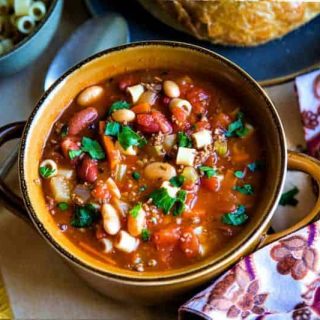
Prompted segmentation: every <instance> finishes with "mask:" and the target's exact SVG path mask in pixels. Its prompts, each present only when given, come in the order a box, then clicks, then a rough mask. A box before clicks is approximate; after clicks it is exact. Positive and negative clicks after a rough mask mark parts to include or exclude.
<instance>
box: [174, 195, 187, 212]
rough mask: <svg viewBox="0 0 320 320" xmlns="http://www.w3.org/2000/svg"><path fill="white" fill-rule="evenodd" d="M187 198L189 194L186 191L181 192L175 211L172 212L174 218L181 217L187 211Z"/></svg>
mask: <svg viewBox="0 0 320 320" xmlns="http://www.w3.org/2000/svg"><path fill="white" fill-rule="evenodd" d="M186 198H187V192H186V191H185V190H180V191H179V192H178V193H177V198H176V202H175V204H174V207H173V210H172V214H173V215H174V216H178V215H180V214H181V213H182V212H183V211H184V210H185V207H186V205H185V201H186Z"/></svg>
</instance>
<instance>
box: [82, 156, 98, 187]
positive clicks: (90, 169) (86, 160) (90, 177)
mask: <svg viewBox="0 0 320 320" xmlns="http://www.w3.org/2000/svg"><path fill="white" fill-rule="evenodd" d="M78 176H79V177H80V178H81V179H82V180H83V181H86V182H89V183H93V182H95V181H96V180H97V178H98V162H97V160H94V159H91V158H90V157H89V156H87V155H85V156H84V157H83V159H82V162H81V164H80V166H79V167H78Z"/></svg>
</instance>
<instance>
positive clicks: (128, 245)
mask: <svg viewBox="0 0 320 320" xmlns="http://www.w3.org/2000/svg"><path fill="white" fill-rule="evenodd" d="M138 245H139V240H138V239H136V238H135V237H132V236H131V235H130V234H129V233H128V232H126V231H123V230H121V231H120V232H119V234H118V236H117V238H116V240H115V243H114V246H115V247H116V248H117V249H118V250H120V251H123V252H126V253H131V252H133V251H135V250H136V249H137V248H138Z"/></svg>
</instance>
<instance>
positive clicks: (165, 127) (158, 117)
mask: <svg viewBox="0 0 320 320" xmlns="http://www.w3.org/2000/svg"><path fill="white" fill-rule="evenodd" d="M152 116H153V118H154V120H155V122H157V123H158V125H159V126H160V130H161V131H162V132H163V133H166V134H168V133H171V132H172V131H173V128H172V125H171V123H170V122H169V121H168V120H167V118H166V116H165V115H164V114H163V113H161V112H160V111H152Z"/></svg>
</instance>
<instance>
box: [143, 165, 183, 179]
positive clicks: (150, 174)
mask: <svg viewBox="0 0 320 320" xmlns="http://www.w3.org/2000/svg"><path fill="white" fill-rule="evenodd" d="M144 175H145V177H146V178H147V179H150V180H160V181H168V180H170V179H171V178H172V177H174V176H176V175H177V172H176V169H175V168H174V167H173V166H172V165H171V164H169V163H166V162H153V163H150V164H148V165H147V166H146V167H145V169H144Z"/></svg>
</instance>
